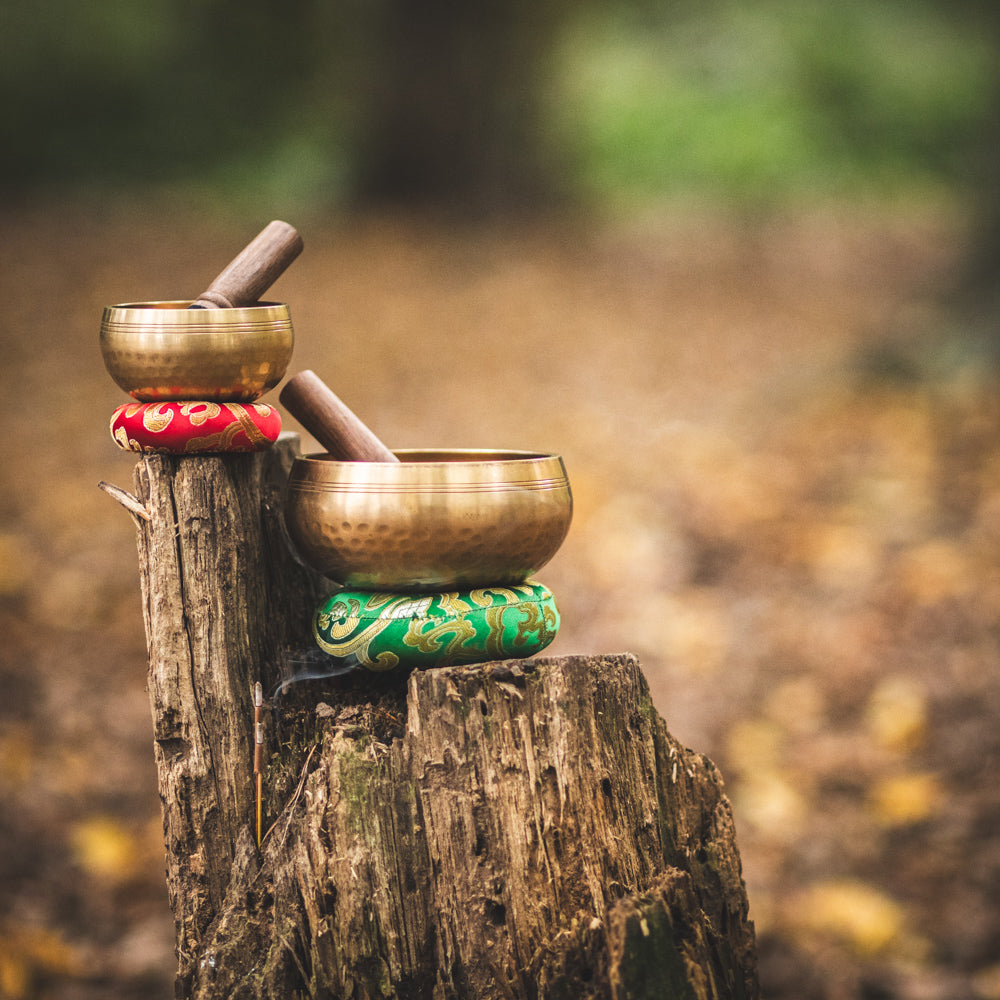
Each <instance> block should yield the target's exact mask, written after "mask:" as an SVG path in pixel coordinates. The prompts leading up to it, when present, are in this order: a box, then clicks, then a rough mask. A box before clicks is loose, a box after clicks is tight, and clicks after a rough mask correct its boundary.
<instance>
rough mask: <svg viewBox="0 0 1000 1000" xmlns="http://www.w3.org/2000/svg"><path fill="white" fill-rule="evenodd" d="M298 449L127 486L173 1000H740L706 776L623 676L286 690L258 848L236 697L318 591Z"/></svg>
mask: <svg viewBox="0 0 1000 1000" xmlns="http://www.w3.org/2000/svg"><path fill="white" fill-rule="evenodd" d="M293 448H294V443H292V442H289V441H288V440H283V441H282V442H281V443H280V444H279V447H278V448H277V449H272V451H271V452H269V453H264V454H263V455H259V456H226V457H219V458H199V459H173V458H146V459H143V460H142V461H141V462H140V465H139V467H138V469H137V492H138V496H139V499H140V501H141V502H142V504H143V505H144V506H145V507H146V509H147V510H148V511H149V512H150V515H151V516H150V521H149V522H148V523H147V522H145V521H139V522H137V523H138V526H139V547H140V560H141V569H142V571H141V575H142V583H143V593H144V598H145V615H146V629H147V638H148V641H149V654H150V699H151V704H152V708H153V716H154V735H155V740H156V760H157V766H158V770H159V781H160V793H161V797H162V799H163V806H164V830H165V836H166V846H167V880H168V886H169V890H170V902H171V906H172V907H173V910H174V915H175V919H176V924H177V942H178V960H179V961H178V967H179V968H178V979H177V991H178V995H179V996H183V997H189V996H190V997H198V998H204V1000H208V998H222V997H227V998H229V997H246V998H251V997H252V998H255V1000H256V998H260V997H267V998H272V997H273V998H279V997H280V998H281V1000H292V998H295V997H317V998H318V997H323V998H357V1000H360V998H390V997H394V998H401V1000H406V998H427V1000H445V998H455V1000H492V998H496V1000H511V998H516V1000H520V998H553V1000H557V998H566V1000H569V998H573V1000H586V998H598V997H600V998H615V1000H624V998H640V997H684V998H688V997H690V998H698V1000H701V998H729V997H734V998H741V997H742V998H755V997H757V996H758V995H759V991H758V987H757V980H756V970H755V957H754V938H753V928H752V924H751V923H750V922H749V920H748V917H747V899H746V894H745V890H744V886H743V882H742V878H741V873H740V860H739V854H738V851H737V847H736V841H735V836H734V831H733V822H732V816H731V811H730V807H729V803H728V800H727V799H726V797H725V794H724V791H723V786H722V781H721V778H720V776H719V774H718V772H717V771H716V769H715V767H714V766H713V765H712V763H711V762H710V761H709V760H707V759H706V758H705V757H703V756H701V755H699V754H696V753H694V752H692V751H690V750H687V749H685V748H684V747H682V746H680V745H679V744H678V743H677V742H676V741H675V740H674V739H673V738H672V737H671V736H670V734H669V732H668V731H667V728H666V726H665V724H664V722H663V720H662V719H661V718H660V716H659V715H658V714H657V712H656V710H655V709H654V707H653V705H652V702H651V700H650V696H649V690H648V688H647V685H646V682H645V679H644V678H643V675H642V671H641V669H640V666H639V664H638V662H637V661H636V660H635V658H634V657H631V656H629V655H626V654H621V655H605V656H572V657H540V658H536V659H533V660H522V661H503V662H494V663H489V664H482V665H477V666H471V667H454V668H441V669H437V670H428V671H423V672H417V673H413V674H411V675H410V676H409V677H388V678H381V679H380V682H379V684H378V685H377V686H376V683H375V680H374V679H371V681H370V682H369V681H368V679H367V678H365V677H364V676H362V677H361V678H360V680H350V681H347V682H343V683H339V682H334V681H325V682H323V681H317V682H305V683H302V684H298V685H296V686H295V694H294V697H290V698H286V699H284V700H283V701H282V702H281V703H280V704H279V705H277V706H275V713H274V722H275V723H276V724H277V726H278V727H280V728H276V727H275V726H272V728H271V730H270V732H269V750H270V759H269V762H268V766H267V773H266V776H265V780H266V785H267V788H268V798H267V820H268V824H269V825H270V829H269V832H268V834H267V835H266V836H265V838H264V841H263V844H262V845H261V848H260V849H259V850H258V848H257V845H256V843H255V841H254V836H253V785H252V775H251V769H252V761H253V743H252V733H251V722H252V718H253V711H252V706H251V695H250V688H251V684H252V682H253V681H255V680H258V679H260V680H262V682H264V684H265V686H266V687H267V688H268V689H271V688H272V687H273V685H274V684H275V683H276V681H277V680H278V668H277V664H278V662H279V659H280V656H281V651H282V649H283V648H285V647H289V646H291V647H295V646H297V645H298V646H300V645H301V644H302V643H303V642H307V641H309V631H308V620H309V615H310V613H311V610H312V608H313V606H314V604H315V602H316V599H317V597H318V595H319V593H320V592H321V591H322V590H324V589H327V588H328V585H325V584H324V583H323V582H322V581H321V580H318V579H317V578H316V577H315V576H314V575H313V574H311V573H310V572H309V571H307V570H306V569H304V568H303V567H302V566H301V565H300V564H298V563H297V561H296V560H295V559H294V557H293V556H292V555H291V553H290V551H289V549H288V547H287V544H286V542H285V538H284V536H283V533H282V529H281V524H280V517H279V516H278V505H279V502H280V492H281V487H282V484H283V481H284V477H285V475H286V474H287V467H288V464H289V462H290V459H291V455H292V453H293Z"/></svg>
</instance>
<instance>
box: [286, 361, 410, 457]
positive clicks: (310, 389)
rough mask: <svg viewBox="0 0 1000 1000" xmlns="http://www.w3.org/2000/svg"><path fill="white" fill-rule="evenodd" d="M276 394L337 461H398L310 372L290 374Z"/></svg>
mask: <svg viewBox="0 0 1000 1000" xmlns="http://www.w3.org/2000/svg"><path fill="white" fill-rule="evenodd" d="M278 398H279V399H280V400H281V402H282V404H284V406H285V408H286V409H287V410H288V412H289V413H290V414H291V415H292V416H293V417H295V419H296V420H298V422H299V423H300V424H302V426H303V427H305V429H306V430H307V431H309V433H310V434H312V435H313V437H315V438H316V440H317V441H319V443H320V444H321V445H322V446H323V447H324V448H325V449H326V450H327V451H328V452H329V453H330V455H331V456H333V458H335V459H337V460H338V461H341V462H398V461H399V459H398V458H396V456H395V455H394V454H393V453H392V452H391V451H389V449H388V448H387V447H386V446H385V445H384V444H382V442H381V441H379V439H378V438H377V437H376V436H375V435H374V434H373V433H372V432H371V431H370V430H369V429H368V427H366V426H365V424H363V423H362V422H361V421H360V420H359V419H358V418H357V417H356V416H355V415H354V413H352V412H351V410H349V409H348V408H347V406H345V405H344V403H342V402H341V400H340V399H339V397H338V396H336V395H335V394H334V393H333V392H332V391H331V390H330V389H329V388H328V387H327V386H326V384H325V383H324V382H323V381H322V380H321V379H320V378H319V377H318V376H317V375H316V374H314V373H313V372H311V371H304V372H299V373H298V375H293V376H292V378H290V379H289V380H288V381H287V382H286V383H285V387H284V388H283V389H282V390H281V393H280V394H279V396H278Z"/></svg>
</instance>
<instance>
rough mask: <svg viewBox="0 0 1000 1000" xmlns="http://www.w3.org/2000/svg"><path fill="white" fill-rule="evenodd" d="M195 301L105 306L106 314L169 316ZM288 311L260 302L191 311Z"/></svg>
mask: <svg viewBox="0 0 1000 1000" xmlns="http://www.w3.org/2000/svg"><path fill="white" fill-rule="evenodd" d="M195 301H196V300H195V299H153V300H151V301H148V302H117V303H115V304H114V305H110V306H105V307H104V311H105V313H109V312H111V311H113V310H122V311H128V310H134V311H136V312H150V313H156V314H169V313H175V312H187V311H188V309H189V308H190V306H192V305H194V303H195ZM275 308H278V309H287V308H288V304H287V303H285V302H267V301H261V300H258V301H257V302H255V303H254V304H253V305H252V306H233V308H231V309H191V312H192V313H194V314H195V315H198V314H200V313H207V314H210V315H218V314H222V315H227V314H228V315H231V314H232V313H236V312H252V311H254V310H260V309H275Z"/></svg>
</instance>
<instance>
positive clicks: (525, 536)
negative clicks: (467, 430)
mask: <svg viewBox="0 0 1000 1000" xmlns="http://www.w3.org/2000/svg"><path fill="white" fill-rule="evenodd" d="M395 454H396V456H397V458H399V460H400V461H399V464H395V463H388V462H338V461H335V460H333V459H331V458H329V457H328V456H325V455H304V456H300V457H299V458H296V459H295V461H294V463H293V465H292V470H291V474H290V475H289V479H288V489H287V494H286V499H285V522H286V524H287V526H288V532H289V535H290V536H291V539H292V541H293V542H294V543H295V546H296V548H297V549H298V550H299V553H300V555H301V556H302V558H303V560H304V561H305V562H306V563H308V564H309V565H310V566H312V567H313V568H314V569H316V570H318V571H319V572H321V573H323V574H325V575H326V576H328V577H330V579H332V580H335V581H337V582H338V583H342V584H344V585H345V586H348V587H353V588H358V589H362V590H384V591H414V590H455V589H465V588H475V587H486V586H491V585H510V584H516V583H521V582H523V581H524V580H526V579H527V578H528V577H530V576H532V575H533V574H534V573H536V572H537V571H538V570H539V569H540V568H541V567H542V566H544V565H545V564H546V563H547V562H548V561H549V560H550V559H551V558H552V556H554V555H555V553H556V551H557V550H558V549H559V546H560V545H561V544H562V542H563V539H564V538H565V537H566V533H567V531H569V524H570V519H571V518H572V516H573V499H572V495H571V493H570V488H569V481H568V479H567V477H566V470H565V468H564V466H563V463H562V459H561V458H560V457H559V456H558V455H540V454H536V453H533V452H520V451H410V450H406V451H397V452H395Z"/></svg>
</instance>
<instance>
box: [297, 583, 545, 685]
mask: <svg viewBox="0 0 1000 1000" xmlns="http://www.w3.org/2000/svg"><path fill="white" fill-rule="evenodd" d="M558 631H559V612H558V610H557V609H556V603H555V600H554V599H553V597H552V593H551V592H550V591H549V590H548V588H547V587H543V586H542V585H541V584H539V583H532V582H530V581H529V582H528V583H523V584H519V585H516V586H509V587H485V588H483V589H481V590H465V591H458V592H451V593H434V594H428V593H423V594H389V593H382V592H377V591H364V590H341V591H338V592H337V593H335V594H332V595H331V596H330V597H328V598H327V599H326V600H325V601H324V602H323V603H322V604H321V605H320V606H319V607H318V608H317V609H316V614H315V615H314V616H313V635H314V636H315V637H316V642H317V643H319V647H320V649H322V650H324V651H325V652H326V653H329V654H330V656H333V657H336V658H337V659H339V660H343V661H344V662H345V665H356V666H362V667H367V668H368V669H369V670H391V669H393V668H394V667H400V666H402V667H407V668H414V667H417V668H419V667H440V666H455V665H458V664H463V663H483V662H485V661H487V660H504V659H511V658H519V657H523V656H531V655H533V654H534V653H537V652H538V651H539V650H541V649H544V648H545V647H546V646H547V645H548V644H549V643H550V642H552V640H553V639H554V638H555V637H556V633H557V632H558Z"/></svg>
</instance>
